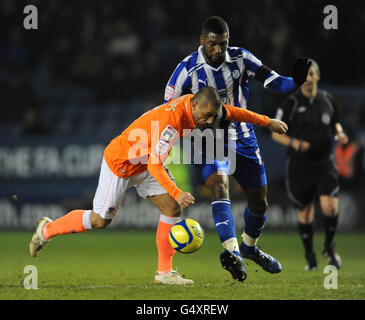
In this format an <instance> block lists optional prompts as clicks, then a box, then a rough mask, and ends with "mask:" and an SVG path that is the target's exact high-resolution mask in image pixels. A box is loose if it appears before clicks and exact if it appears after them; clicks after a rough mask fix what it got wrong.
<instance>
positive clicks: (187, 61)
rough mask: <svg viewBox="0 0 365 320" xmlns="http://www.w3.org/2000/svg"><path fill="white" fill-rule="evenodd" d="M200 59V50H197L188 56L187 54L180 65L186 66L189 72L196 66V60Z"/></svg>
mask: <svg viewBox="0 0 365 320" xmlns="http://www.w3.org/2000/svg"><path fill="white" fill-rule="evenodd" d="M197 59H198V52H197V51H195V52H193V53H191V54H189V55H188V56H186V57H185V58H184V59H183V60H182V61H181V62H180V66H181V67H182V68H184V69H185V70H186V71H187V72H189V71H190V70H191V69H193V68H194V67H195V66H196V61H197Z"/></svg>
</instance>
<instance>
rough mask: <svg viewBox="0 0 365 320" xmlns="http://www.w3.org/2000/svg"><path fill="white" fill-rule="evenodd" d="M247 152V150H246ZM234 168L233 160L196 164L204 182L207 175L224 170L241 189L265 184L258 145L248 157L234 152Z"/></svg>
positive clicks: (263, 167)
mask: <svg viewBox="0 0 365 320" xmlns="http://www.w3.org/2000/svg"><path fill="white" fill-rule="evenodd" d="M246 153H247V150H246ZM234 155H235V169H234V170H232V168H231V167H232V164H233V161H234V160H232V159H231V160H227V161H218V160H217V159H214V163H212V164H207V163H203V164H200V165H198V167H199V168H200V170H201V173H202V177H203V180H204V182H205V181H206V180H207V179H208V177H209V176H210V175H211V174H212V173H214V172H217V171H224V172H225V173H226V174H227V175H233V177H234V178H235V179H236V181H237V182H238V184H239V185H240V187H241V188H243V189H249V188H259V187H262V186H265V185H266V184H267V178H266V172H265V165H264V162H263V161H262V158H261V155H260V150H259V148H258V147H256V148H253V149H252V151H251V152H250V153H249V156H250V157H245V156H243V155H240V154H238V153H235V154H234Z"/></svg>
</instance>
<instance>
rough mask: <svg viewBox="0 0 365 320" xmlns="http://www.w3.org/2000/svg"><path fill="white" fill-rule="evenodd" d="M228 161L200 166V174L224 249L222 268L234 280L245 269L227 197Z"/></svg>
mask: <svg viewBox="0 0 365 320" xmlns="http://www.w3.org/2000/svg"><path fill="white" fill-rule="evenodd" d="M227 166H228V163H224V162H223V161H222V162H221V161H217V160H215V163H214V164H205V165H203V166H202V175H203V179H204V180H205V185H206V186H207V187H208V189H209V191H210V194H211V199H212V216H213V221H214V225H215V228H216V230H217V233H218V236H219V239H220V241H221V243H222V245H223V248H225V250H224V251H223V252H222V253H221V255H220V260H221V264H222V266H223V268H225V269H227V270H228V271H229V272H230V273H231V275H232V277H233V278H234V279H235V280H238V281H243V280H244V279H245V278H246V277H247V274H246V269H245V267H244V263H243V259H242V257H241V255H240V252H239V246H238V242H237V238H236V230H235V222H234V218H233V215H232V211H231V201H230V199H229V180H228V176H227V174H226V170H228V171H229V168H228V167H227Z"/></svg>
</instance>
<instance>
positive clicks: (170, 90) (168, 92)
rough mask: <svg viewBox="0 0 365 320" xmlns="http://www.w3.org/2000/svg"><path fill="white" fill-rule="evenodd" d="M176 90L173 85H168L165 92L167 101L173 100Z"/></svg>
mask: <svg viewBox="0 0 365 320" xmlns="http://www.w3.org/2000/svg"><path fill="white" fill-rule="evenodd" d="M174 92H175V88H174V86H172V85H170V84H169V85H168V86H167V87H166V90H165V100H166V101H168V100H171V98H172V96H173V95H174Z"/></svg>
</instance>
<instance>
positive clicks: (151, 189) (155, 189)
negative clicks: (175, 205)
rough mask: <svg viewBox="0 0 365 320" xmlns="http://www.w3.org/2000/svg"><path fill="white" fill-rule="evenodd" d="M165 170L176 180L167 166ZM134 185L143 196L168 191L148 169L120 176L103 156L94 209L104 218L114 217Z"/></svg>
mask: <svg viewBox="0 0 365 320" xmlns="http://www.w3.org/2000/svg"><path fill="white" fill-rule="evenodd" d="M165 170H166V171H167V173H168V175H169V176H170V178H171V180H172V181H174V178H173V176H172V175H171V173H170V172H169V170H168V169H167V168H166V167H165ZM132 187H135V188H136V190H137V193H138V195H139V196H141V197H142V198H146V197H149V196H156V195H159V194H164V193H167V192H166V190H165V189H164V188H162V187H161V185H160V184H159V183H158V182H157V181H156V179H155V178H154V177H153V176H152V175H151V174H150V173H149V172H148V171H147V170H146V171H144V172H142V173H140V174H138V175H136V176H133V177H129V178H120V177H118V176H116V175H115V174H114V173H113V172H112V171H111V170H110V169H109V167H108V165H107V164H106V162H105V159H104V158H103V162H102V164H101V170H100V176H99V183H98V187H97V189H96V192H95V196H94V201H93V211H94V212H95V213H97V214H99V215H100V217H102V218H103V219H112V218H113V217H114V216H115V214H116V213H117V211H118V209H119V207H120V205H121V204H122V201H123V199H124V195H125V193H126V191H127V190H128V189H129V188H132Z"/></svg>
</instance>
